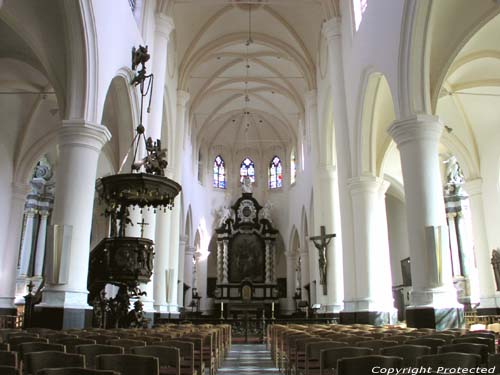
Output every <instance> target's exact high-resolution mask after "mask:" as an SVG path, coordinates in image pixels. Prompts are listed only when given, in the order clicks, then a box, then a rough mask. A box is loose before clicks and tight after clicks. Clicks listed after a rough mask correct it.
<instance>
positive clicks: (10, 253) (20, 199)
mask: <svg viewBox="0 0 500 375" xmlns="http://www.w3.org/2000/svg"><path fill="white" fill-rule="evenodd" d="M11 191H12V195H11V197H10V207H6V209H5V210H3V211H2V213H3V215H5V216H6V220H5V221H3V220H2V222H3V223H4V224H5V229H4V230H2V229H1V228H0V231H1V233H3V234H4V235H3V236H2V237H1V238H6V241H4V242H3V244H2V246H1V247H0V264H1V268H2V271H1V272H0V309H14V308H15V306H14V298H15V292H16V277H17V261H18V257H19V246H20V242H21V229H22V223H23V215H24V204H25V202H26V196H27V194H28V193H29V191H30V187H29V185H28V184H26V185H21V184H12V190H11ZM7 218H8V219H7Z"/></svg>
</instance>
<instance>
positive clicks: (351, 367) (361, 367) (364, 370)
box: [336, 355, 403, 375]
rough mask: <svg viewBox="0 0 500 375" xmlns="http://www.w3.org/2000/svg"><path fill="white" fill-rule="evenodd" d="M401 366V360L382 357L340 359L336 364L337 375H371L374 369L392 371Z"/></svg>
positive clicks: (369, 356) (399, 358)
mask: <svg viewBox="0 0 500 375" xmlns="http://www.w3.org/2000/svg"><path fill="white" fill-rule="evenodd" d="M402 366H403V358H401V357H387V356H382V355H368V356H359V357H355V358H340V359H339V360H338V362H337V372H336V374H337V375H361V374H372V373H373V370H374V369H375V368H376V367H379V368H381V369H390V368H392V369H394V368H401V367H402Z"/></svg>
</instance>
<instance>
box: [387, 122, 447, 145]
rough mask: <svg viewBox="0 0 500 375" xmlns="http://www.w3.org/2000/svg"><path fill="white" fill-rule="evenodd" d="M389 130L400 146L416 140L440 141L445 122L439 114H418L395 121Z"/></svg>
mask: <svg viewBox="0 0 500 375" xmlns="http://www.w3.org/2000/svg"><path fill="white" fill-rule="evenodd" d="M388 132H389V135H390V136H391V137H392V138H393V139H394V141H395V142H396V143H397V145H398V146H400V145H402V144H405V143H407V142H411V141H414V140H429V141H435V142H439V139H440V138H441V133H442V132H443V124H442V123H441V121H440V119H439V117H437V116H433V115H428V114H418V115H415V116H412V117H409V118H406V119H401V120H396V121H394V122H393V123H392V125H391V126H390V127H389V129H388Z"/></svg>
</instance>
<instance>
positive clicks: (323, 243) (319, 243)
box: [309, 225, 336, 295]
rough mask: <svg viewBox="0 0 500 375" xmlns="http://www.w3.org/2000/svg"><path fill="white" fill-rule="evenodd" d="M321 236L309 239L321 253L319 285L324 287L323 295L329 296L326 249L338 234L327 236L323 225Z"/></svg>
mask: <svg viewBox="0 0 500 375" xmlns="http://www.w3.org/2000/svg"><path fill="white" fill-rule="evenodd" d="M320 233H321V234H320V235H319V236H314V237H309V239H310V240H311V241H312V242H313V243H314V246H316V249H318V251H319V254H318V255H319V259H318V262H319V283H320V284H321V285H323V295H326V294H327V284H326V266H327V257H326V248H327V247H328V244H329V243H330V241H331V240H332V238H334V237H336V234H335V233H333V234H326V229H325V226H324V225H322V226H321V227H320Z"/></svg>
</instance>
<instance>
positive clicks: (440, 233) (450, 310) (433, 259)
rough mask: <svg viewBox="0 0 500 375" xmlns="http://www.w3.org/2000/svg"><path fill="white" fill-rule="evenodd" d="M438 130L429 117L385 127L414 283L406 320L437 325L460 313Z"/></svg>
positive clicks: (453, 322) (450, 323) (434, 119)
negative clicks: (398, 170)
mask: <svg viewBox="0 0 500 375" xmlns="http://www.w3.org/2000/svg"><path fill="white" fill-rule="evenodd" d="M442 130H443V125H442V124H441V122H440V121H439V119H438V118H437V117H435V116H431V115H416V116H414V117H412V118H408V119H404V120H398V121H395V122H394V123H393V124H392V125H391V127H390V128H389V130H388V131H389V134H390V135H391V136H392V138H393V139H394V140H395V142H396V143H397V145H398V149H399V152H400V155H401V167H402V171H403V180H404V188H405V200H406V216H407V225H408V243H409V247H410V258H411V275H412V287H413V290H412V293H411V295H410V296H411V299H410V303H411V306H410V308H409V309H408V310H407V319H408V321H409V324H411V325H417V326H420V325H422V324H427V325H432V324H434V325H435V326H438V328H446V327H448V326H454V325H456V324H458V322H459V321H460V319H461V317H460V315H461V314H462V313H463V311H461V310H460V307H461V305H459V304H458V302H457V294H456V290H455V288H454V287H453V280H452V275H451V259H450V253H449V251H448V242H447V236H446V218H445V209H444V199H443V191H442V181H441V174H440V169H439V168H440V163H439V156H438V154H439V151H438V146H439V139H440V137H441V132H442ZM445 314H448V315H447V316H448V319H447V320H444V319H443V316H444V315H445ZM432 315H433V316H432ZM429 317H430V318H429ZM431 318H432V319H431ZM439 322H440V323H439ZM439 324H441V325H439Z"/></svg>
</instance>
